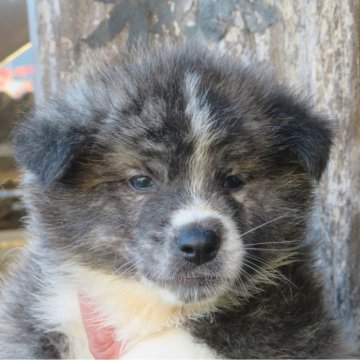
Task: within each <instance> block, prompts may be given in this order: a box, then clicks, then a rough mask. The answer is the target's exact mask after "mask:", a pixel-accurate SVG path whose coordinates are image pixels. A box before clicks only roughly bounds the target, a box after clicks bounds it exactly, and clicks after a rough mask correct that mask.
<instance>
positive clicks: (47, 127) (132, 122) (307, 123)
mask: <svg viewBox="0 0 360 360" xmlns="http://www.w3.org/2000/svg"><path fill="white" fill-rule="evenodd" d="M255 69H256V68H255ZM39 137H45V139H44V142H43V143H40V144H39V143H37V144H36V151H35V154H32V153H34V149H33V147H34V142H36V140H35V139H34V141H32V140H33V138H39ZM331 137H332V136H331V130H330V128H329V126H328V125H327V123H326V122H325V121H323V120H322V119H319V118H317V117H314V116H313V115H312V114H311V112H310V111H309V110H308V108H307V106H305V105H304V104H303V103H302V102H301V101H299V100H297V99H296V98H295V97H294V96H291V95H289V92H286V91H285V90H284V89H282V88H280V87H279V86H278V85H276V83H275V82H274V81H272V80H270V79H269V78H266V77H264V76H262V75H261V74H260V75H255V74H254V71H250V70H249V69H247V68H244V67H242V66H241V65H240V64H239V63H238V62H237V61H236V60H234V59H231V58H229V57H226V56H224V55H217V54H215V53H213V52H211V51H209V50H206V49H204V48H202V47H198V46H196V47H195V46H194V45H193V44H185V45H182V46H167V47H165V48H163V49H161V50H152V51H147V52H144V53H141V52H140V51H137V52H133V53H130V54H123V55H119V56H118V57H114V58H112V59H110V60H109V59H107V58H104V57H100V56H99V57H98V58H97V60H96V61H95V62H94V64H93V67H92V69H91V70H88V71H85V73H83V74H82V75H81V76H80V77H79V78H78V79H77V80H76V81H75V82H74V85H73V86H72V88H69V89H68V90H67V91H65V92H64V94H63V95H59V96H58V97H57V98H56V100H54V101H52V102H50V103H49V104H47V105H46V106H45V107H44V108H43V109H38V110H37V112H36V113H35V115H34V117H33V118H32V119H31V121H29V123H28V124H26V126H24V127H23V128H22V129H20V131H19V132H18V133H15V141H14V143H15V147H16V149H18V150H19V151H18V152H17V154H18V160H19V162H20V164H21V165H23V166H25V167H26V168H27V169H28V170H30V171H32V172H35V173H38V175H39V176H40V179H41V180H42V181H43V182H45V183H46V182H51V181H52V180H53V179H57V178H60V177H62V176H63V175H64V173H65V172H66V169H68V168H69V167H70V164H71V163H72V161H73V160H72V159H76V158H77V157H78V156H79V154H80V155H81V154H84V153H96V149H101V151H100V152H101V153H102V154H103V155H104V154H109V159H110V158H114V157H116V156H118V155H119V154H121V156H120V157H119V156H118V160H119V161H120V162H122V163H127V164H130V163H132V164H133V167H134V166H136V165H138V166H139V167H140V166H141V163H144V162H145V163H147V164H149V163H150V162H153V163H154V162H155V161H157V165H156V166H157V167H163V168H164V167H166V168H167V172H168V173H171V172H174V173H179V172H180V169H183V170H184V171H185V173H186V172H187V173H194V169H197V172H198V173H201V172H203V170H204V168H205V167H208V165H209V164H210V161H209V159H211V163H212V164H214V165H216V166H214V168H215V167H219V166H221V164H227V167H228V168H229V169H228V171H231V170H232V167H234V166H236V165H238V164H239V163H241V164H242V165H241V166H242V168H243V171H246V170H247V169H250V168H255V169H256V168H258V169H259V168H260V167H261V168H262V169H265V168H266V165H268V166H270V167H272V164H271V163H272V162H274V161H276V162H278V160H279V159H280V160H281V162H282V163H284V162H286V161H287V162H289V163H292V164H295V163H296V164H297V165H298V166H300V167H302V168H303V169H304V170H305V171H306V172H308V173H309V175H310V176H312V177H314V178H319V176H320V174H321V172H322V171H323V169H324V167H325V164H326V161H327V157H328V152H329V147H330V143H331ZM52 144H55V146H52ZM49 147H51V149H50V152H49ZM24 153H26V154H25V155H24ZM28 153H29V155H27V154H28ZM285 153H286V155H285V156H284V154H285ZM59 155H60V156H59ZM59 157H60V158H61V159H60V161H55V160H56V159H58V158H59ZM217 159H218V163H217ZM58 160H59V159H58ZM49 161H50V164H48V162H49ZM184 171H182V172H184ZM193 180H194V179H193ZM195 182H197V181H193V183H195ZM198 185H201V184H200V183H199V182H198V184H197V185H196V186H198Z"/></svg>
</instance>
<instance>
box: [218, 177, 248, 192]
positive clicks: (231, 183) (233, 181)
mask: <svg viewBox="0 0 360 360" xmlns="http://www.w3.org/2000/svg"><path fill="white" fill-rule="evenodd" d="M243 185H245V181H244V180H243V179H242V178H241V177H240V176H239V175H230V176H228V177H227V178H226V179H225V180H224V182H223V187H224V188H225V189H229V190H233V189H239V188H241V187H242V186H243Z"/></svg>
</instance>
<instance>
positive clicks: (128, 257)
mask: <svg viewBox="0 0 360 360" xmlns="http://www.w3.org/2000/svg"><path fill="white" fill-rule="evenodd" d="M332 138H333V134H332V130H331V127H330V125H329V123H328V122H327V121H326V120H324V119H322V118H320V117H318V116H316V115H314V114H313V113H312V111H311V109H309V108H308V107H307V105H306V104H304V103H303V102H302V101H301V100H299V99H298V98H297V96H294V95H291V94H290V93H289V91H288V90H286V89H285V88H282V87H280V86H278V85H277V84H276V83H275V82H274V81H273V80H271V79H268V78H266V77H264V76H261V75H258V74H256V68H255V69H253V70H250V69H248V68H244V67H242V66H241V65H240V64H239V62H238V61H237V60H235V59H230V58H227V57H226V56H223V55H219V54H214V53H213V52H210V51H208V50H205V49H202V48H199V47H196V46H194V45H182V46H167V47H165V48H163V49H162V50H158V51H156V50H152V51H149V52H143V53H141V52H140V51H137V52H134V53H132V54H123V55H121V56H117V57H114V58H113V59H111V60H109V59H107V58H105V57H101V56H99V57H98V58H97V60H96V61H95V62H94V64H93V67H92V68H90V69H89V70H88V71H86V72H85V73H84V74H82V75H81V76H79V78H78V79H77V80H76V81H75V82H74V84H73V86H72V87H71V88H69V89H68V90H67V91H65V92H62V93H60V94H59V95H58V96H57V97H56V98H55V99H54V100H51V101H49V102H48V104H46V105H45V106H44V107H42V108H39V109H37V110H36V111H35V113H34V114H33V116H32V117H31V118H29V119H28V120H27V121H26V122H25V123H24V124H23V125H22V126H21V127H20V128H19V129H17V130H16V131H15V135H14V147H15V151H16V156H17V160H18V163H19V164H20V166H21V169H22V170H23V171H24V173H25V176H24V180H23V187H24V201H25V203H26V205H27V208H28V212H29V215H28V219H27V223H28V230H29V233H30V235H31V241H29V245H28V246H27V247H26V248H25V249H24V254H23V257H22V260H21V262H19V263H18V264H17V266H16V269H15V270H14V271H13V273H14V274H13V275H12V276H11V280H9V282H8V283H7V284H6V286H4V287H3V290H2V301H1V304H2V305H1V324H0V355H1V357H3V358H4V357H5V358H14V357H15V358H91V354H90V352H89V346H88V340H87V337H86V333H85V329H84V325H83V323H84V322H83V320H84V319H83V317H82V314H81V312H80V307H79V293H80V294H85V296H86V297H87V298H89V299H91V301H92V303H93V304H95V305H96V309H97V310H96V311H97V312H98V313H99V314H101V324H100V326H104V327H106V326H111V328H113V329H114V336H115V338H116V340H118V341H120V343H121V346H122V347H121V355H120V358H124V359H126V358H135V357H142V358H169V357H175V358H176V357H178V358H211V357H212V358H216V357H220V358H315V357H320V358H324V357H325V358H329V357H345V356H347V355H348V353H347V351H348V349H347V348H346V346H345V345H344V344H343V342H342V339H341V334H340V332H339V328H338V325H337V324H336V322H335V321H334V319H333V315H332V314H331V313H330V312H329V310H328V309H327V308H326V305H325V301H324V295H323V293H322V288H321V281H320V280H319V279H318V277H317V276H316V275H317V273H316V272H314V271H313V268H312V257H311V248H310V247H309V246H308V245H306V243H305V235H306V228H307V222H308V219H309V215H310V211H311V207H312V204H313V198H314V193H313V191H314V186H315V184H316V182H317V181H318V180H319V179H320V177H321V174H322V173H323V171H324V169H325V166H326V163H327V160H328V156H329V150H330V147H331V143H332Z"/></svg>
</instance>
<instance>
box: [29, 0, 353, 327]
mask: <svg viewBox="0 0 360 360" xmlns="http://www.w3.org/2000/svg"><path fill="white" fill-rule="evenodd" d="M28 1H29V2H30V4H31V2H32V0H28ZM35 12H36V14H37V15H36V16H35V19H36V23H37V31H35V34H37V38H36V37H35V38H33V40H35V44H38V57H39V60H40V68H39V70H40V71H39V72H38V76H39V78H38V79H39V83H40V84H41V86H40V87H39V89H38V93H37V94H36V95H37V97H38V99H41V98H43V97H44V95H45V94H46V97H47V96H49V95H51V94H52V93H54V92H55V91H56V89H58V87H59V86H60V85H61V84H62V83H63V82H64V80H66V79H67V78H68V76H69V73H70V72H71V71H72V70H73V69H74V68H75V67H76V66H78V65H79V64H83V63H86V62H87V58H88V54H89V53H91V52H92V51H93V50H94V49H95V48H102V49H103V50H104V51H105V52H109V53H110V52H111V51H112V50H113V48H115V47H120V48H123V47H126V46H127V45H131V44H133V43H136V41H137V40H138V39H139V38H140V37H141V38H142V39H145V40H147V39H149V40H152V41H153V42H154V43H158V42H161V41H163V40H164V38H165V37H167V38H170V39H184V38H192V37H195V36H196V37H197V38H198V39H202V40H203V41H204V42H206V43H207V44H208V45H209V46H211V47H213V46H216V47H220V46H221V47H231V52H233V53H234V54H235V55H237V56H238V57H239V58H240V59H241V61H243V62H245V63H251V62H252V60H253V59H257V60H259V61H264V62H266V63H269V64H270V65H271V67H272V69H273V70H274V72H275V73H276V74H277V76H278V77H279V79H280V80H281V81H285V82H286V83H288V84H290V85H292V86H294V87H295V88H297V89H302V90H303V91H304V92H305V93H306V94H308V95H309V96H311V97H312V99H313V101H314V103H315V104H316V108H317V110H318V111H319V112H321V113H323V114H326V115H328V116H330V117H331V118H333V119H334V120H335V122H336V123H337V124H338V139H337V143H336V146H335V148H334V150H333V153H332V160H331V163H330V166H329V168H328V171H327V173H326V174H325V176H324V178H323V180H322V183H321V187H320V189H319V195H320V196H319V204H318V206H317V207H316V209H315V214H314V221H313V225H312V228H311V231H310V236H311V237H314V238H316V239H320V240H321V241H320V242H319V255H320V259H319V264H321V265H322V268H323V269H324V273H325V277H326V285H327V294H328V296H329V298H330V299H331V301H332V303H333V304H334V305H335V306H336V307H337V309H338V310H339V313H340V315H341V317H342V318H343V319H344V320H345V321H346V322H347V323H348V324H349V333H353V334H360V239H359V237H360V236H359V233H360V120H359V115H360V113H359V110H360V108H359V104H360V99H359V97H360V91H359V90H360V89H359V79H360V74H359V72H360V67H359V39H360V37H359V35H360V31H359V23H360V22H359V19H360V2H359V0H329V1H322V0H304V1H300V0H294V1H287V0H278V1H275V0H273V1H270V0H221V1H212V0H197V1H196V0H177V1H167V0H132V1H126V0H98V1H89V0H77V1H71V0H62V1H60V0H52V1H48V0H38V1H37V6H36V11H35Z"/></svg>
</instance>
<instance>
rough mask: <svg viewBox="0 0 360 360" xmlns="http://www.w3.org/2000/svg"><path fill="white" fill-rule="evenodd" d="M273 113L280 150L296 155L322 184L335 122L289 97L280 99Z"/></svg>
mask: <svg viewBox="0 0 360 360" xmlns="http://www.w3.org/2000/svg"><path fill="white" fill-rule="evenodd" d="M274 104H275V106H274ZM271 113H272V114H271V116H272V117H273V118H275V121H276V122H277V126H280V127H279V130H278V135H279V140H280V143H281V144H280V146H281V147H282V148H283V149H285V150H287V151H290V152H291V153H292V154H293V155H295V158H296V159H297V161H298V162H299V163H300V165H301V167H302V168H303V169H304V170H305V172H306V173H307V174H309V176H310V177H311V178H313V179H315V180H317V181H318V180H320V178H321V175H322V173H323V172H324V170H325V168H326V165H327V162H328V160H329V155H330V149H331V145H332V143H333V140H334V136H335V132H334V129H333V124H332V122H331V121H330V120H328V119H324V118H321V117H319V116H317V115H314V114H313V113H312V112H311V111H310V110H309V109H308V106H307V104H306V103H305V102H301V101H299V102H297V101H296V100H294V98H291V97H289V96H286V95H283V96H280V97H277V99H276V101H275V102H274V103H273V104H272V110H271Z"/></svg>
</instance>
